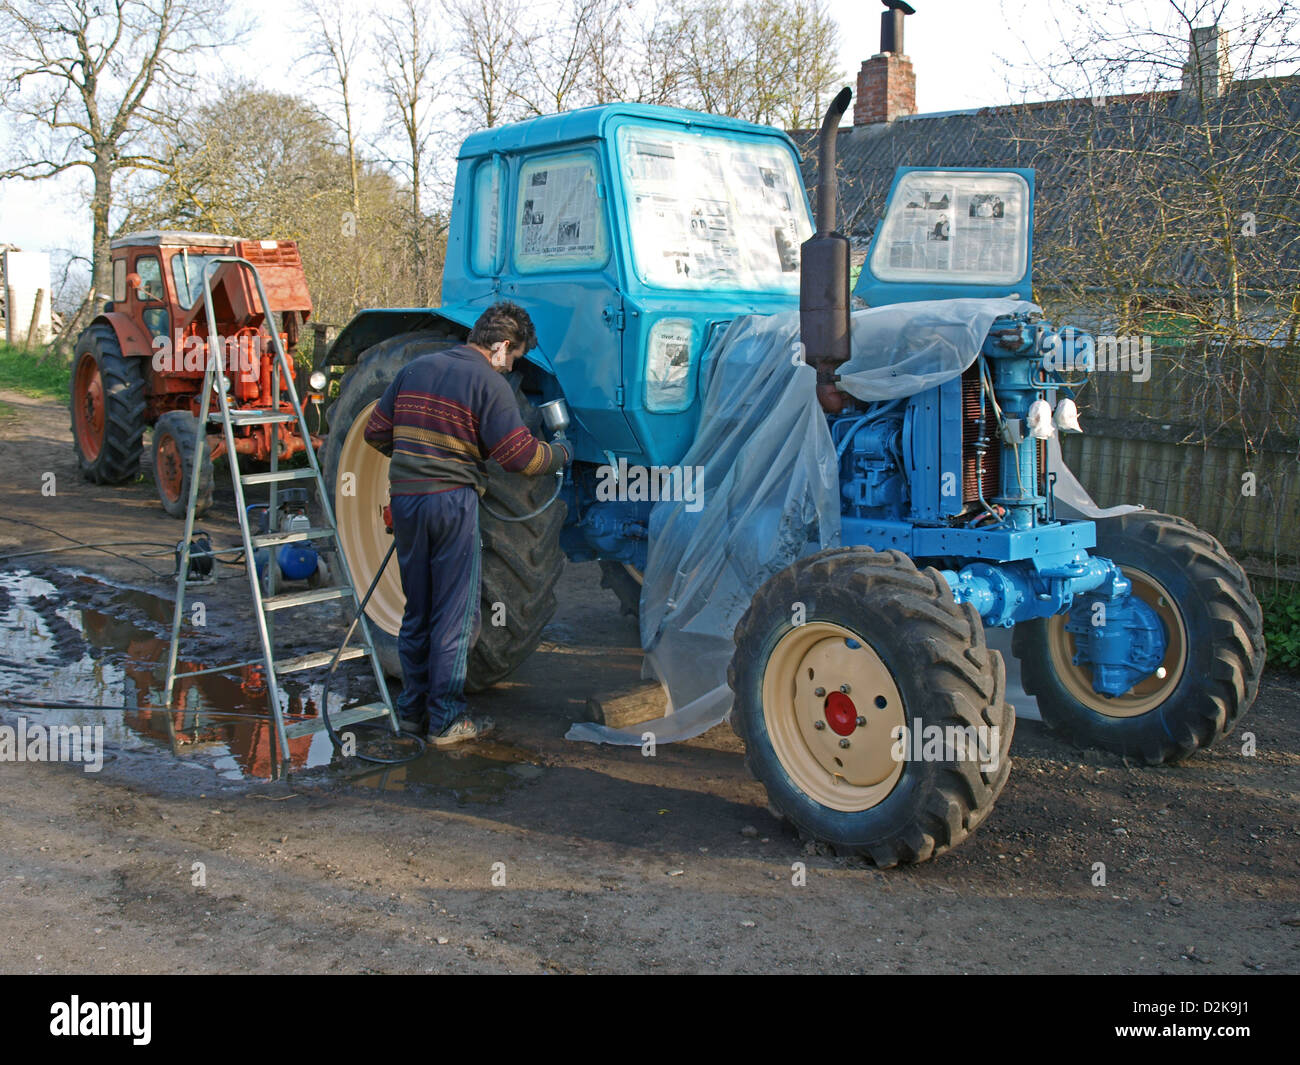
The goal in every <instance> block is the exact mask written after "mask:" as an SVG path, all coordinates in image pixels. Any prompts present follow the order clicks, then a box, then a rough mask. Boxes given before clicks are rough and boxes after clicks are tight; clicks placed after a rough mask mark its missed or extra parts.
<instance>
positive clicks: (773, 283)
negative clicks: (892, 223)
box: [617, 124, 812, 293]
mask: <svg viewBox="0 0 1300 1065" xmlns="http://www.w3.org/2000/svg"><path fill="white" fill-rule="evenodd" d="M617 142H618V157H619V167H620V171H621V174H622V178H623V185H624V188H625V189H626V192H627V208H628V216H629V219H630V222H631V244H632V258H633V263H634V266H635V269H636V272H637V276H638V277H640V278H641V280H642V281H643V282H645V283H646V284H647V285H654V286H657V287H661V288H674V289H682V288H734V289H742V290H746V291H760V292H771V291H778V292H792V293H793V292H798V291H799V245H800V244H802V243H803V242H804V241H805V240H807V239H808V237H810V236H811V235H812V225H811V223H810V220H809V218H808V206H807V201H806V200H805V199H804V193H803V182H802V181H801V180H800V178H799V169H798V167H797V166H796V164H795V159H794V155H793V153H792V152H791V151H790V150H789V148H788V147H787V146H786V145H785V144H783V143H781V142H779V141H776V140H775V139H771V140H769V139H768V138H757V137H747V138H743V139H739V138H733V137H728V136H724V135H722V134H709V133H704V134H700V133H689V132H686V131H685V130H681V131H678V130H673V129H670V128H666V127H663V126H650V125H634V124H630V125H625V126H622V127H620V129H619V131H618V137H617Z"/></svg>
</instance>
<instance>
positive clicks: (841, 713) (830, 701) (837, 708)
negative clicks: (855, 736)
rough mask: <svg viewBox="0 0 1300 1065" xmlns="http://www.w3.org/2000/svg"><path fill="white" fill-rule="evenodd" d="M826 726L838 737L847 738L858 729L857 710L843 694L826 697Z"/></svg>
mask: <svg viewBox="0 0 1300 1065" xmlns="http://www.w3.org/2000/svg"><path fill="white" fill-rule="evenodd" d="M826 724H828V725H830V727H831V731H832V732H835V733H836V734H838V735H840V736H847V735H848V734H849V733H850V732H852V731H853V730H854V729H855V728H857V727H858V708H857V707H856V706H854V705H853V700H852V699H850V698H849V697H848V696H847V695H845V694H844V693H843V692H831V693H830V695H828V696H826Z"/></svg>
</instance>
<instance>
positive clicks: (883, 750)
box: [763, 621, 905, 811]
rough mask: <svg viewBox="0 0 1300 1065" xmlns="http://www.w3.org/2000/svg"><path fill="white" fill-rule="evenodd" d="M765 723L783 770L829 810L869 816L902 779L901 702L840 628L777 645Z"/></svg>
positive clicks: (870, 656) (864, 650) (810, 630)
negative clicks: (898, 755) (898, 746)
mask: <svg viewBox="0 0 1300 1065" xmlns="http://www.w3.org/2000/svg"><path fill="white" fill-rule="evenodd" d="M860 707H861V708H860ZM763 716H764V720H765V722H766V724H767V731H768V736H769V738H770V739H771V742H772V746H773V749H774V751H775V753H776V756H777V758H778V760H779V761H780V762H781V765H782V766H783V767H784V769H785V770H786V772H787V773H789V775H790V777H791V779H792V780H793V781H794V782H795V783H796V784H797V785H798V786H799V788H800V789H801V790H802V791H803V792H804V793H805V794H807V795H808V796H809V797H810V798H812V799H813V800H814V801H816V802H818V803H820V804H822V805H823V806H827V807H830V808H832V809H836V810H845V811H859V810H866V809H869V808H870V807H873V806H875V805H877V804H878V803H880V802H881V801H882V800H883V799H884V798H885V797H886V796H887V795H888V794H889V793H890V792H891V791H892V790H893V788H894V785H895V784H897V782H898V779H899V777H900V776H901V775H902V771H903V763H902V761H900V760H897V759H895V758H894V757H893V749H894V746H895V740H896V737H897V735H898V733H897V732H896V731H895V730H896V729H898V728H900V727H901V726H902V725H903V724H904V720H905V718H904V708H903V699H902V695H901V694H900V693H899V690H898V686H897V684H896V683H895V681H894V677H893V674H892V673H891V672H890V671H889V668H888V667H887V666H886V665H885V663H884V661H883V660H882V659H881V658H880V656H879V654H877V653H876V651H875V650H874V649H873V648H872V647H871V646H870V645H869V644H868V643H866V642H865V641H864V640H863V639H862V638H861V637H860V636H859V635H857V634H856V633H854V632H852V631H851V630H849V629H847V628H845V627H843V626H841V625H836V624H834V623H831V622H820V621H816V622H808V623H806V624H804V625H800V626H799V627H798V628H795V629H792V630H791V631H790V632H788V633H787V634H786V635H785V636H783V637H782V638H781V639H780V640H779V641H778V642H777V645H776V647H775V648H773V650H772V654H771V656H770V657H769V658H768V662H767V667H766V669H765V670H764V674H763Z"/></svg>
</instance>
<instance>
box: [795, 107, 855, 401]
mask: <svg viewBox="0 0 1300 1065" xmlns="http://www.w3.org/2000/svg"><path fill="white" fill-rule="evenodd" d="M852 98H853V91H852V90H851V89H849V88H848V87H847V86H846V87H845V88H843V89H841V90H840V92H839V95H837V96H836V97H835V99H834V100H832V101H831V105H830V107H829V108H827V110H826V117H825V118H823V119H822V128H821V134H820V138H819V142H818V149H817V210H816V220H817V232H816V233H814V234H813V235H812V236H811V237H810V238H808V240H806V241H804V243H803V245H802V246H801V247H800V249H799V256H800V276H799V339H800V340H801V341H802V343H803V348H804V356H805V358H806V359H807V361H808V363H809V365H811V366H812V367H813V368H814V369H815V370H816V371H817V400H818V402H819V403H821V406H822V410H824V411H826V412H827V413H828V414H838V413H839V412H840V411H841V410H842V409H843V408H844V394H843V393H842V392H840V391H839V389H837V388H836V387H835V381H836V378H837V374H836V371H837V370H838V369H839V367H840V366H842V365H843V364H844V363H846V362H848V360H849V355H850V346H849V239H848V237H846V236H844V234H843V233H839V232H836V230H835V215H836V211H837V201H838V192H839V188H838V180H837V177H836V173H835V136H836V132H837V130H838V129H839V124H840V119H841V118H842V117H843V115H844V112H845V111H847V110H848V109H849V100H851V99H852Z"/></svg>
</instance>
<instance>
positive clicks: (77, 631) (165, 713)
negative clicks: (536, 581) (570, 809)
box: [0, 571, 542, 802]
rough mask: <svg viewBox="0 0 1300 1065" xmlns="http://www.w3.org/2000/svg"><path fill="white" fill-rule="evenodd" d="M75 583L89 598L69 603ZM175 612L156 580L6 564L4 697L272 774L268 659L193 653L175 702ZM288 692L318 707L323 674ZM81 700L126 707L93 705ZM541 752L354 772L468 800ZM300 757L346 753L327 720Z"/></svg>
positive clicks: (294, 710) (126, 737)
mask: <svg viewBox="0 0 1300 1065" xmlns="http://www.w3.org/2000/svg"><path fill="white" fill-rule="evenodd" d="M65 591H66V593H67V595H68V596H69V597H75V599H76V601H77V602H80V603H83V604H85V605H82V606H71V605H69V604H68V602H67V601H65ZM171 621H172V602H171V600H170V599H164V598H162V597H160V596H156V595H153V594H151V593H149V592H144V591H140V590H138V589H131V588H118V587H116V586H113V585H108V584H105V583H103V582H102V581H98V580H95V579H94V578H92V577H87V576H77V577H75V578H71V579H70V580H69V581H68V582H66V588H65V589H64V590H60V589H59V588H58V587H57V586H56V585H54V584H51V583H50V582H49V581H47V580H45V579H43V578H41V577H37V576H34V575H32V574H30V573H26V572H22V571H19V572H11V573H0V707H2V706H3V705H4V699H5V697H6V696H8V697H9V698H10V699H22V700H30V701H36V702H45V703H62V702H67V703H70V704H73V705H72V706H69V707H67V708H65V709H60V710H45V711H34V710H23V711H22V712H23V713H25V714H33V715H39V717H40V719H41V720H42V721H44V722H47V723H49V724H67V725H100V724H102V725H104V740H105V742H106V743H107V744H108V745H109V746H111V747H116V748H118V749H126V750H132V749H141V748H147V747H151V746H152V747H165V748H167V749H169V750H170V751H171V752H172V753H173V754H176V755H179V756H185V755H190V754H194V753H197V752H203V753H205V754H206V755H208V756H209V758H210V760H211V764H212V766H213V768H215V769H216V770H217V771H218V772H219V773H220V774H221V775H222V776H223V777H225V778H226V779H229V780H243V779H245V778H247V777H258V778H262V779H269V778H271V777H272V776H273V775H274V770H275V762H276V754H275V733H274V729H273V728H272V725H271V721H270V719H269V717H268V714H267V706H266V684H265V679H264V675H263V671H262V669H261V667H260V666H243V667H240V668H238V669H235V670H232V671H231V672H230V673H229V674H222V673H208V674H205V675H203V676H201V677H189V678H187V677H186V676H185V673H186V671H190V672H193V671H195V670H199V669H203V668H205V666H207V665H209V664H213V665H215V664H219V663H221V662H222V661H226V660H228V659H229V658H230V657H231V655H230V654H229V653H228V651H227V653H226V654H225V655H224V656H217V657H216V660H215V662H213V663H206V662H200V661H195V660H191V659H186V658H182V659H181V660H180V661H179V662H178V663H177V671H178V676H177V681H176V690H175V692H174V694H173V706H172V708H171V709H166V708H164V707H163V692H162V688H163V683H164V681H165V679H166V678H165V673H166V663H167V648H168V636H169V635H170V632H171ZM198 636H199V633H198V630H190V629H183V630H182V642H181V647H182V650H184V649H185V648H186V646H187V645H188V646H191V647H192V646H193V645H194V644H195V643H196V642H199V640H198ZM214 654H215V652H214ZM366 683H369V681H367V682H366ZM282 694H283V695H284V696H285V698H286V700H287V702H286V711H287V713H288V714H290V715H294V716H296V717H303V716H306V717H314V716H315V715H316V713H317V706H318V704H319V700H320V696H321V685H320V684H319V683H306V682H303V681H301V680H298V679H297V678H296V677H294V676H289V677H286V678H284V680H283V681H282ZM350 701H353V700H351V699H350V698H349V696H348V692H347V683H346V680H345V679H344V678H343V677H341V676H336V678H335V682H334V684H333V686H332V687H331V691H330V710H331V712H334V713H337V712H338V711H340V710H342V709H343V707H344V706H345V705H346V704H347V703H348V702H350ZM76 704H92V705H96V706H114V707H122V709H121V710H118V711H116V712H115V711H113V710H85V709H76V708H75V705H76ZM292 719H293V718H292V717H291V718H290V720H292ZM529 757H530V756H529V754H528V752H526V751H523V750H521V749H519V748H516V747H512V746H510V745H509V744H502V743H492V742H487V741H485V742H482V743H476V744H472V745H470V746H469V747H468V748H463V747H462V748H454V749H452V750H449V751H437V750H433V749H430V750H429V751H428V752H426V753H425V755H424V756H423V757H422V758H420V759H419V760H418V761H415V762H410V763H407V764H405V765H401V766H392V767H385V768H382V769H374V770H372V769H369V768H367V769H365V770H354V774H355V775H353V776H351V779H352V780H353V781H354V782H355V783H358V784H360V785H361V786H363V787H372V788H380V789H383V790H394V789H402V788H406V787H408V786H411V785H415V786H418V787H424V788H429V789H433V790H439V791H451V792H452V793H454V794H455V795H456V797H457V799H458V800H459V801H461V802H497V801H500V799H501V798H502V797H503V796H504V795H505V793H506V791H507V790H508V789H509V788H512V787H516V786H518V785H519V784H521V783H523V782H525V781H527V780H530V779H532V778H534V777H536V776H538V775H540V774H541V773H542V769H541V767H540V766H537V765H533V764H531V763H530V762H529ZM289 759H290V769H291V770H302V769H310V768H314V767H317V766H328V765H331V764H338V762H337V761H336V760H335V757H334V748H333V746H332V745H331V744H330V741H329V737H328V736H327V735H326V734H325V733H323V732H318V733H315V734H313V735H310V736H301V737H299V738H297V739H291V740H290V741H289ZM354 764H355V765H358V766H359V765H361V764H362V763H354Z"/></svg>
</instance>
